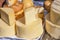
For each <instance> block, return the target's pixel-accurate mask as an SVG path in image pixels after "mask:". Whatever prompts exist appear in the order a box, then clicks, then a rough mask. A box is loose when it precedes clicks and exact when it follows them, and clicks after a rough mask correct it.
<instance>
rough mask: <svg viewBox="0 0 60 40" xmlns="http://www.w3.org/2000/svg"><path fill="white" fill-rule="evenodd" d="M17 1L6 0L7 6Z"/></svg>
mask: <svg viewBox="0 0 60 40" xmlns="http://www.w3.org/2000/svg"><path fill="white" fill-rule="evenodd" d="M16 2H17V0H7V3H8V6H12V5H14V4H15V3H16Z"/></svg>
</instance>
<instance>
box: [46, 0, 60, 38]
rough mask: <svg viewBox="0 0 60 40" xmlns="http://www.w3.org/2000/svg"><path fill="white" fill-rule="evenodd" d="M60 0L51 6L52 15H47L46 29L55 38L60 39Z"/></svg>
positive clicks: (56, 0)
mask: <svg viewBox="0 0 60 40" xmlns="http://www.w3.org/2000/svg"><path fill="white" fill-rule="evenodd" d="M59 2H60V0H55V1H54V2H53V4H52V6H51V11H50V15H49V14H48V15H47V16H46V31H47V32H48V33H49V34H50V35H51V36H52V37H54V38H55V39H60V34H59V33H60V3H59Z"/></svg>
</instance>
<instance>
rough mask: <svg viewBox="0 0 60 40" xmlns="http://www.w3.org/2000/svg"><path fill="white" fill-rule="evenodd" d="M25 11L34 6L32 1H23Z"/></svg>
mask: <svg viewBox="0 0 60 40" xmlns="http://www.w3.org/2000/svg"><path fill="white" fill-rule="evenodd" d="M23 4H24V9H26V8H29V7H31V6H34V4H33V2H32V0H23Z"/></svg>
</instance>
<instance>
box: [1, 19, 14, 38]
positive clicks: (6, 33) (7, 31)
mask: <svg viewBox="0 0 60 40" xmlns="http://www.w3.org/2000/svg"><path fill="white" fill-rule="evenodd" d="M14 35H15V23H14V24H13V25H11V26H9V25H8V24H6V23H5V22H4V21H3V20H2V19H0V37H10V36H11V37H12V36H14Z"/></svg>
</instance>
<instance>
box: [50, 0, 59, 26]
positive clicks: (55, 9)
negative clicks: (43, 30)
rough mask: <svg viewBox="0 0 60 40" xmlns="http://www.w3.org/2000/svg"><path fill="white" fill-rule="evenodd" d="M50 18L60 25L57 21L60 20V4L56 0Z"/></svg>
mask: <svg viewBox="0 0 60 40" xmlns="http://www.w3.org/2000/svg"><path fill="white" fill-rule="evenodd" d="M50 19H51V21H52V22H53V23H54V24H57V25H60V23H57V21H59V20H60V4H59V2H57V1H56V0H55V1H54V2H53V3H52V6H51V11H50Z"/></svg>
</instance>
